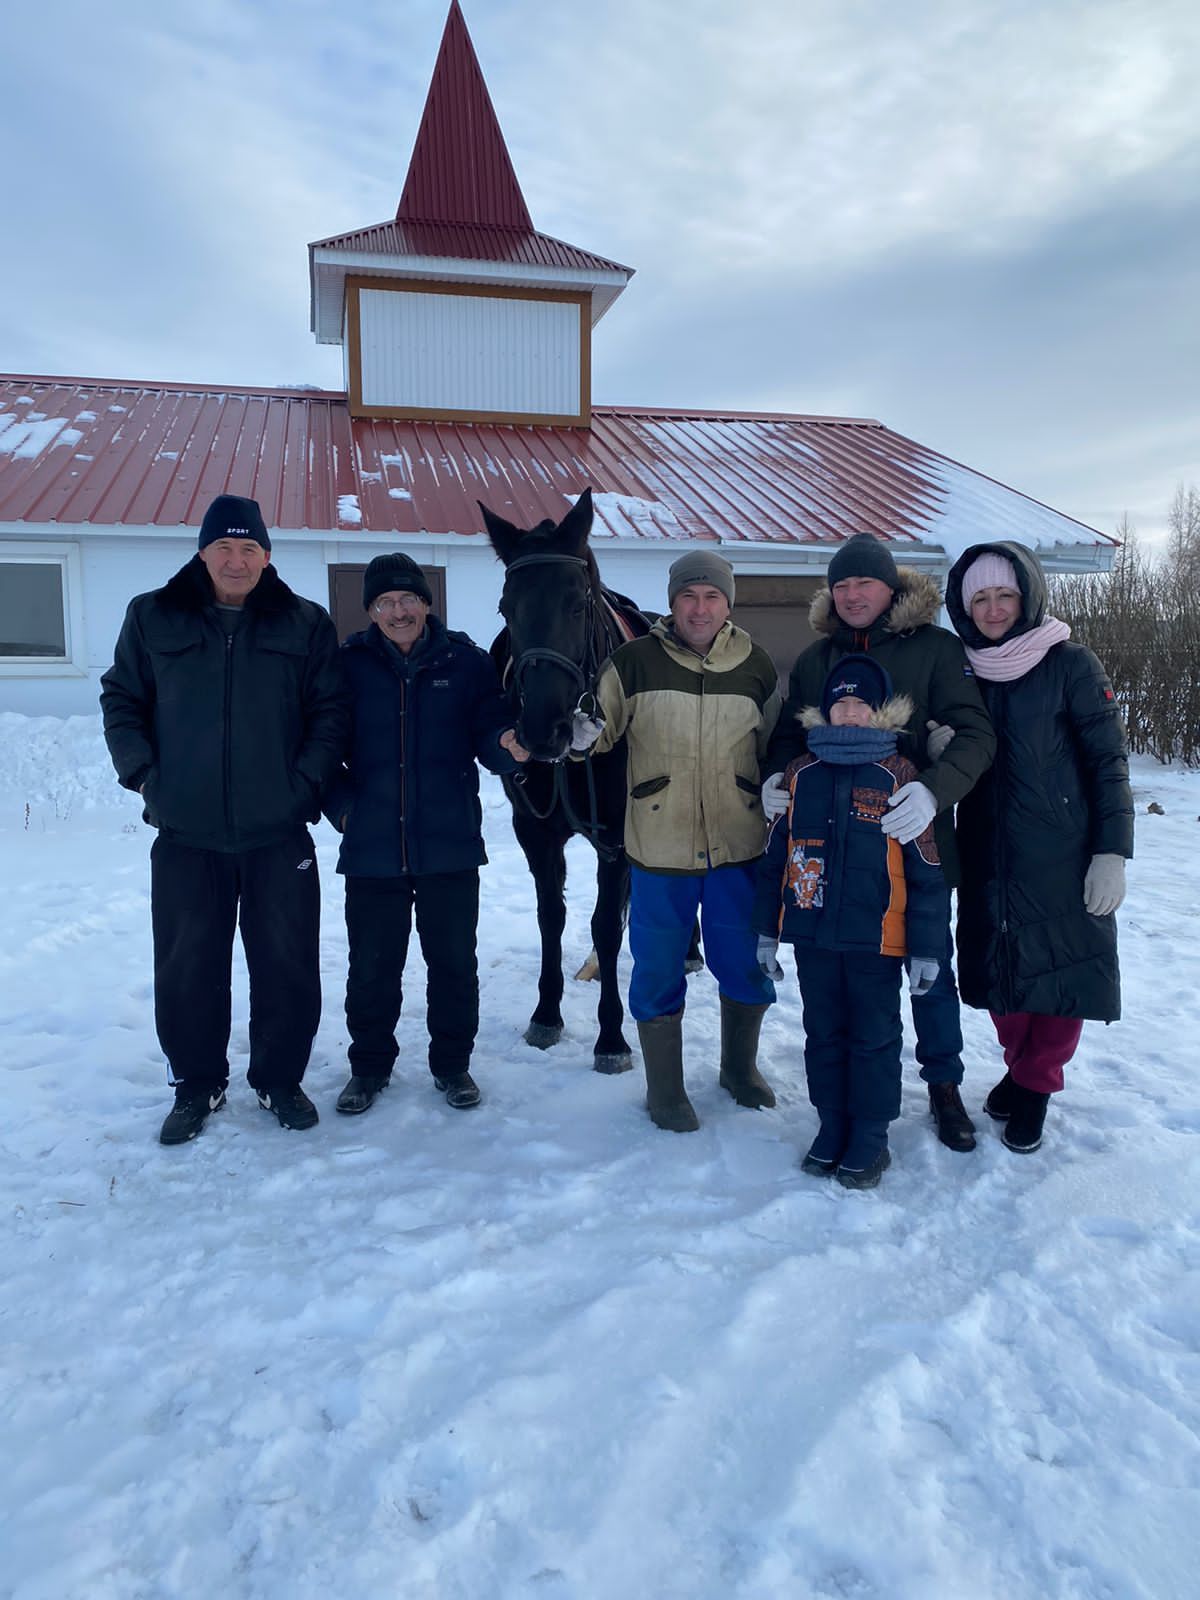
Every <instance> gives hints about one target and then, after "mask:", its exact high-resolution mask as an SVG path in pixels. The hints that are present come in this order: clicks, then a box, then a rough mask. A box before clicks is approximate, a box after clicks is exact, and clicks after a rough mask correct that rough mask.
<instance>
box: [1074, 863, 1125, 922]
mask: <svg viewBox="0 0 1200 1600" xmlns="http://www.w3.org/2000/svg"><path fill="white" fill-rule="evenodd" d="M1124 898H1125V857H1124V856H1111V855H1102V856H1093V857H1092V864H1091V866H1090V867H1089V868H1088V869H1087V876H1086V877H1085V878H1084V880H1083V904H1084V908H1085V909H1086V910H1088V911H1090V912H1091V914H1092V916H1094V917H1109V916H1111V915H1112V913H1113V912H1114V911H1115V910H1116V909H1117V907H1118V906H1119V905H1120V904H1121V901H1122V900H1124Z"/></svg>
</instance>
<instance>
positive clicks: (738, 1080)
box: [721, 995, 775, 1111]
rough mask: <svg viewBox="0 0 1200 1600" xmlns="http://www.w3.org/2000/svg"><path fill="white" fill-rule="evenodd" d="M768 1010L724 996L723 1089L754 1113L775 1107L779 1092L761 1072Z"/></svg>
mask: <svg viewBox="0 0 1200 1600" xmlns="http://www.w3.org/2000/svg"><path fill="white" fill-rule="evenodd" d="M766 1010H767V1008H766V1006H744V1005H742V1004H741V1002H740V1001H738V1000H730V999H729V998H728V997H727V996H726V995H722V996H721V1087H722V1089H728V1091H729V1093H730V1094H731V1095H732V1096H733V1098H734V1099H735V1100H736V1101H737V1103H738V1105H740V1106H749V1107H750V1109H751V1110H752V1111H757V1110H758V1109H759V1108H760V1107H761V1106H773V1105H774V1104H775V1091H774V1089H772V1087H771V1085H770V1084H769V1083H768V1082H767V1080H766V1079H765V1078H764V1077H763V1075H762V1073H761V1072H760V1071H759V1070H758V1035H759V1033H760V1031H761V1030H762V1020H763V1017H764V1016H765V1014H766Z"/></svg>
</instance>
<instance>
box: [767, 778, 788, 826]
mask: <svg viewBox="0 0 1200 1600" xmlns="http://www.w3.org/2000/svg"><path fill="white" fill-rule="evenodd" d="M762 808H763V811H764V812H765V813H766V815H767V817H768V819H769V820H771V821H774V819H775V818H776V817H781V816H782V815H783V813H784V812H785V811H786V810H787V808H788V786H787V784H786V783H785V782H784V781H783V773H782V772H774V773H772V774H771V776H770V777H769V778H768V779H767V780H766V782H765V783H764V784H763V786H762Z"/></svg>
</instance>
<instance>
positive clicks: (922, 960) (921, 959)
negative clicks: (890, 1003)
mask: <svg viewBox="0 0 1200 1600" xmlns="http://www.w3.org/2000/svg"><path fill="white" fill-rule="evenodd" d="M904 965H905V967H906V968H907V970H908V992H909V994H912V995H916V996H917V997H918V998H920V996H921V995H923V994H928V993H929V991H930V989H932V988H933V986H934V984H935V983H936V982H937V975H938V968H939V967H940V965H941V963H940V962H939V961H935V960H934V959H933V957H932V956H909V958H908V960H907V961H906V962H905V963H904Z"/></svg>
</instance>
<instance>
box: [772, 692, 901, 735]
mask: <svg viewBox="0 0 1200 1600" xmlns="http://www.w3.org/2000/svg"><path fill="white" fill-rule="evenodd" d="M912 714H913V703H912V701H911V700H910V699H909V697H908V696H907V695H906V694H894V695H893V696H892V697H891V699H890V700H885V701H884V702H883V704H882V705H881V706H880V707H879V709H878V711H872V713H871V715H870V716H869V717H868V718H867V727H868V728H881V729H882V730H883V731H884V732H885V733H903V732H904V730H905V728H907V727H908V725H909V723H910V722H911V721H912ZM796 721H797V722H798V723H799V724H800V726H801V727H802V728H826V727H828V726H829V725H830V724H829V721H828V719H827V718H826V717H823V716H822V715H821V708H820V706H805V707H804V709H803V710H802V711H798V712H797V713H796Z"/></svg>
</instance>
